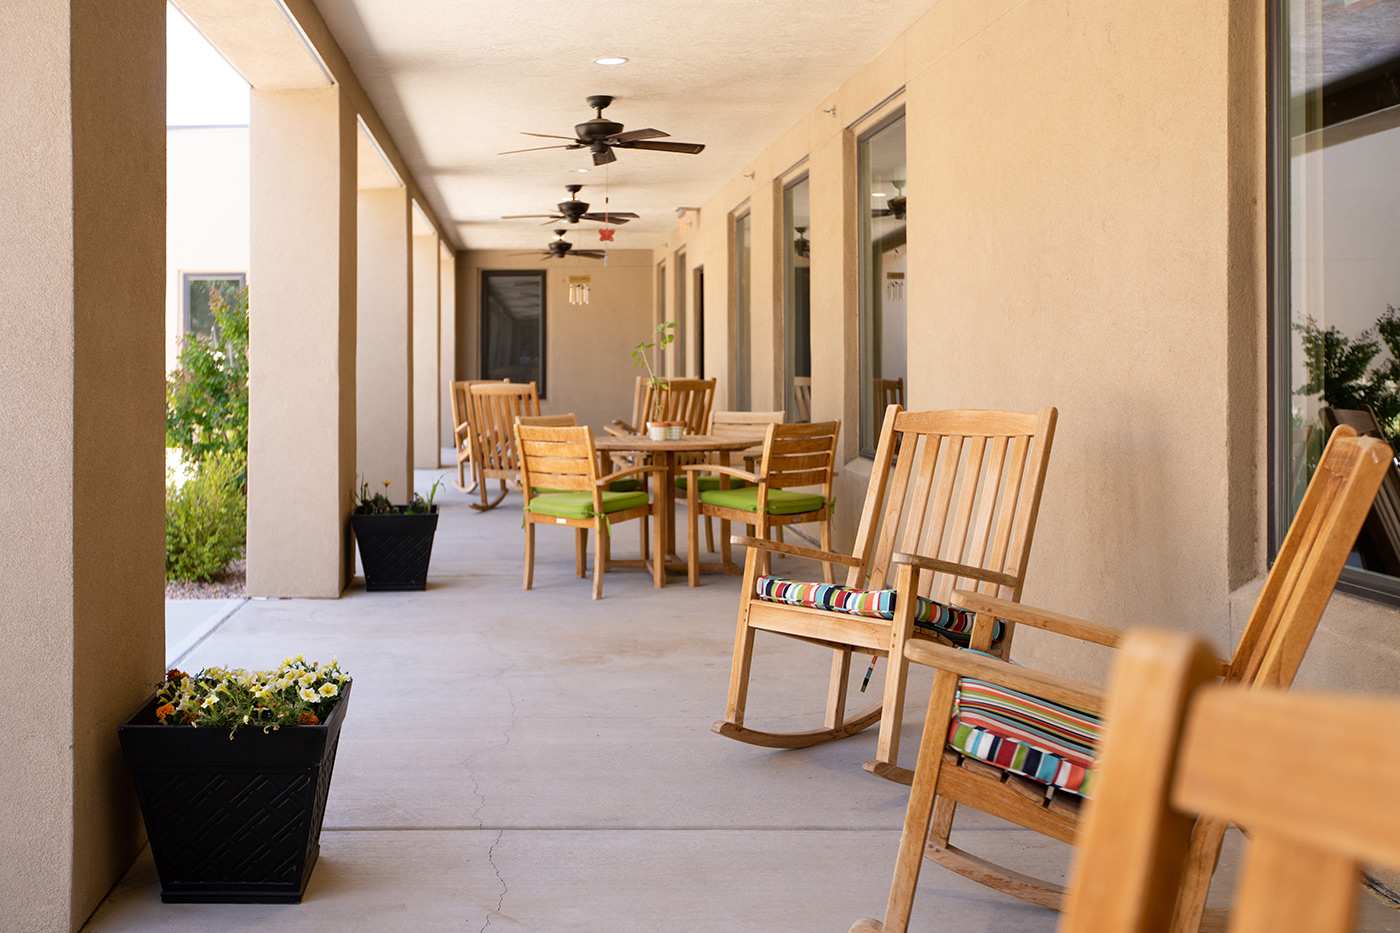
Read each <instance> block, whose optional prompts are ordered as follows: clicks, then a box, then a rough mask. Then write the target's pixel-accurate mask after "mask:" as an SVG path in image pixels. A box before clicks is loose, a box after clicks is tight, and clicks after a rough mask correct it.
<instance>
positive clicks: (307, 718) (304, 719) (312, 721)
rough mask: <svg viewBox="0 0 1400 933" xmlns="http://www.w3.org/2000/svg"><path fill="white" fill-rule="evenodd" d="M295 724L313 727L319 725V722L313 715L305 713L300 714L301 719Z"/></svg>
mask: <svg viewBox="0 0 1400 933" xmlns="http://www.w3.org/2000/svg"><path fill="white" fill-rule="evenodd" d="M297 722H298V723H300V724H301V725H303V726H315V725H320V722H321V720H319V719H317V718H316V714H315V713H312V712H305V713H302V714H301V717H300V718H298V719H297Z"/></svg>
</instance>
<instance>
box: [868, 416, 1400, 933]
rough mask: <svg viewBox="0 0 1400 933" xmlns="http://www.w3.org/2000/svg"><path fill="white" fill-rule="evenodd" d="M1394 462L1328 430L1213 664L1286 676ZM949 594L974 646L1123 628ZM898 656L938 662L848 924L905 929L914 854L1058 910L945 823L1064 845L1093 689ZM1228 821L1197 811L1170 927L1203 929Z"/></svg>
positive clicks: (1049, 889) (1097, 709)
mask: <svg viewBox="0 0 1400 933" xmlns="http://www.w3.org/2000/svg"><path fill="white" fill-rule="evenodd" d="M1390 460H1391V451H1390V448H1389V447H1388V446H1386V445H1385V444H1384V443H1383V442H1381V441H1378V440H1372V439H1369V438H1358V437H1356V435H1355V432H1354V431H1353V430H1352V429H1350V428H1347V427H1341V428H1338V429H1337V430H1336V432H1334V434H1333V435H1332V440H1331V442H1330V443H1329V444H1328V447H1327V450H1326V451H1325V452H1324V454H1323V457H1322V462H1321V463H1320V464H1319V465H1318V468H1317V472H1316V473H1315V474H1314V475H1313V479H1312V482H1311V483H1310V484H1309V485H1308V491H1307V494H1306V495H1305V496H1304V498H1303V501H1302V503H1301V504H1300V505H1299V508H1298V514H1297V515H1296V516H1295V517H1294V519H1293V524H1292V526H1291V527H1290V528H1289V531H1288V536H1287V537H1286V538H1285V539H1284V543H1283V547H1282V549H1281V550H1280V551H1279V555H1278V558H1277V559H1276V560H1275V562H1274V566H1273V568H1272V569H1271V570H1270V571H1269V576H1268V578H1267V580H1266V581H1265V584H1264V589H1263V591H1262V592H1261V593H1260V595H1259V600H1258V602H1257V603H1256V604H1255V606H1254V611H1253V613H1252V614H1251V615H1250V618H1249V622H1248V624H1247V625H1246V627H1245V630H1244V634H1243V636H1242V637H1241V639H1240V643H1239V645H1238V646H1237V647H1236V649H1235V654H1234V657H1233V658H1232V659H1231V660H1230V661H1229V662H1228V663H1227V662H1215V665H1214V667H1213V671H1214V672H1215V673H1217V674H1223V675H1224V677H1225V680H1226V681H1228V682H1233V683H1238V684H1244V685H1247V686H1251V687H1286V686H1288V685H1289V684H1290V683H1291V682H1292V681H1293V676H1294V674H1295V672H1296V671H1297V669H1298V665H1299V663H1300V662H1301V661H1302V659H1303V653H1304V652H1305V651H1306V650H1307V647H1308V642H1309V641H1310V640H1311V638H1312V634H1313V630H1314V628H1315V627H1316V625H1317V622H1318V619H1319V618H1320V617H1321V615H1322V610H1323V608H1324V607H1325V606H1326V605H1327V601H1328V599H1329V598H1330V597H1331V595H1332V589H1333V587H1335V586H1336V583H1337V578H1338V576H1340V574H1341V570H1342V566H1343V564H1344V563H1345V562H1346V559H1347V555H1348V554H1349V553H1350V551H1351V548H1352V544H1353V542H1354V541H1355V540H1356V534H1357V531H1358V530H1359V529H1360V528H1361V523H1362V522H1363V520H1364V519H1365V517H1366V513H1367V512H1368V511H1369V509H1370V505H1371V500H1372V499H1373V498H1374V497H1375V494H1376V489H1377V487H1379V485H1380V482H1381V478H1382V477H1383V476H1384V475H1385V472H1386V470H1387V469H1388V468H1389V464H1390ZM899 559H900V558H896V560H899ZM912 560H913V559H912V558H910V561H912ZM905 566H912V563H910V564H905ZM953 598H954V600H955V601H956V602H957V603H958V604H959V605H962V606H965V607H967V608H968V609H971V610H974V611H975V612H976V622H975V625H974V628H973V632H972V644H971V647H972V648H973V649H980V650H983V651H985V650H986V649H987V648H988V646H989V645H990V644H991V641H992V634H993V628H994V625H996V624H997V623H998V622H1001V623H1002V624H1015V625H1029V626H1032V627H1034V628H1038V629H1043V630H1045V631H1048V632H1054V633H1057V634H1061V635H1066V636H1069V637H1072V638H1077V639H1080V640H1082V641H1088V642H1092V643H1095V644H1099V645H1107V646H1110V647H1116V646H1117V645H1118V644H1119V643H1120V642H1121V640H1122V637H1123V636H1122V633H1121V632H1120V631H1119V630H1118V629H1115V628H1110V627H1109V626H1105V625H1100V624H1098V623H1094V622H1088V621H1084V620H1082V619H1073V618H1070V617H1068V616H1063V615H1059V614H1057V613H1052V612H1044V611H1041V610H1038V609H1033V608H1031V607H1029V606H1022V605H1018V604H1015V603H1011V602H1008V601H1006V600H1002V599H997V598H995V597H992V596H988V595H985V594H981V593H972V592H957V593H954V594H953ZM905 654H906V656H907V657H908V658H909V659H910V660H912V661H914V662H915V663H919V664H926V665H928V666H930V667H933V668H936V669H937V673H936V674H935V676H934V682H933V690H932V694H931V696H930V697H929V706H928V715H927V718H926V719H925V720H924V731H923V740H922V743H921V744H920V747H919V759H918V766H917V767H916V769H915V773H914V776H913V788H912V790H911V792H910V797H909V810H908V813H907V814H906V816H905V822H904V833H903V836H902V837H901V840H900V847H899V857H898V861H897V863H896V866H895V876H894V883H893V885H892V887H891V889H890V899H889V905H888V907H887V908H886V912H885V921H884V924H883V925H881V924H879V923H876V922H875V921H870V920H866V921H862V922H861V923H862V924H864V925H863V926H862V925H861V924H857V926H856V927H853V928H852V929H853V930H865V931H870V930H885V931H891V933H904V931H905V930H906V929H907V928H908V924H909V913H910V909H911V907H912V905H913V893H914V886H915V884H916V883H917V881H918V876H919V868H920V865H921V863H922V858H921V855H922V857H926V858H929V859H931V860H933V861H935V862H937V863H938V864H940V865H943V866H944V867H946V868H949V869H952V870H953V871H956V872H958V873H959V874H961V875H964V876H966V877H968V878H971V879H972V880H974V881H977V882H980V883H982V884H985V885H988V886H989V887H992V888H995V889H996V890H998V891H1002V892H1004V893H1006V894H1011V895H1013V896H1015V897H1019V898H1021V899H1023V900H1026V901H1030V902H1032V903H1035V904H1040V905H1041V906H1044V907H1052V908H1056V909H1059V908H1061V907H1062V906H1063V899H1064V889H1063V888H1062V887H1060V886H1059V885H1055V884H1051V883H1049V882H1045V881H1040V880H1037V879H1035V878H1031V877H1028V876H1026V875H1023V874H1020V873H1018V872H1015V871H1012V870H1010V869H1007V868H1004V867H1002V866H1000V865H996V864H994V863H992V862H989V861H987V860H985V859H982V858H979V857H978V856H976V855H973V854H971V853H969V852H966V851H964V850H962V849H960V848H958V847H956V846H954V845H952V844H950V842H949V834H950V831H951V829H952V826H953V816H954V813H955V810H956V808H957V805H958V804H960V803H961V804H967V805H969V806H973V807H975V808H976V809H978V810H981V811H983V812H986V813H990V814H993V815H995V816H999V817H1001V818H1003V819H1006V820H1009V821H1011V822H1013V823H1018V824H1020V825H1021V826H1024V827H1026V828H1027V829H1033V830H1035V831H1036V832H1039V833H1043V834H1045V835H1047V836H1051V837H1053V838H1055V839H1059V840H1061V841H1063V842H1067V843H1071V844H1073V843H1074V842H1075V841H1076V838H1077V836H1078V826H1079V815H1080V802H1081V801H1082V799H1083V798H1084V797H1085V796H1093V794H1094V790H1095V788H1096V786H1097V765H1096V761H1095V757H1096V755H1097V747H1098V741H1099V736H1100V723H1101V715H1102V712H1103V708H1104V707H1103V698H1104V694H1103V691H1102V690H1100V689H1098V688H1096V687H1092V686H1088V685H1085V684H1080V683H1076V682H1074V681H1070V680H1067V679H1065V678H1063V677H1059V676H1057V675H1054V674H1049V673H1043V672H1040V671H1035V670H1030V669H1027V668H1024V667H1017V666H1013V665H1011V664H1008V663H1006V662H1004V661H1001V660H998V659H996V658H993V657H988V656H986V655H983V654H979V653H977V650H974V651H954V650H950V649H948V648H945V647H943V646H941V645H935V644H929V643H925V642H917V643H911V644H908V645H906V646H905ZM1144 792H1148V791H1147V790H1145V791H1144ZM1226 825H1227V823H1226V821H1225V820H1221V819H1215V818H1203V819H1201V820H1199V821H1198V822H1197V823H1196V825H1195V827H1194V829H1193V830H1192V832H1191V842H1190V856H1189V861H1188V863H1187V868H1186V871H1185V874H1184V876H1183V879H1184V880H1183V885H1182V889H1181V894H1180V900H1179V902H1178V906H1177V918H1176V920H1175V921H1174V925H1173V927H1172V929H1173V930H1174V931H1177V933H1186V931H1195V930H1197V929H1199V927H1200V923H1201V918H1202V914H1203V911H1204V908H1205V898H1206V893H1207V891H1208V890H1209V887H1210V877H1211V874H1212V873H1213V872H1214V870H1215V861H1216V858H1217V856H1218V854H1219V851H1220V844H1221V841H1222V839H1223V837H1224V834H1225V829H1226Z"/></svg>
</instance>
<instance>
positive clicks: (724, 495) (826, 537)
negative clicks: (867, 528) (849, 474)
mask: <svg viewBox="0 0 1400 933" xmlns="http://www.w3.org/2000/svg"><path fill="white" fill-rule="evenodd" d="M840 436H841V422H839V421H822V422H818V423H816V424H770V425H768V430H767V434H766V435H765V436H764V441H763V456H762V459H761V461H760V462H759V467H758V472H757V473H751V472H749V471H747V470H739V469H735V468H734V467H727V466H720V465H718V464H714V463H702V464H693V465H690V466H687V467H686V468H685V470H686V473H687V474H688V476H687V479H688V481H689V482H688V483H687V488H686V500H685V501H686V520H687V523H688V526H689V536H688V537H687V539H686V560H687V564H688V569H689V572H690V585H691V586H699V585H700V540H699V538H700V535H699V521H700V519H701V518H702V517H704V518H718V519H719V520H720V522H721V524H720V568H719V569H721V570H727V569H728V568H729V566H730V564H731V563H732V561H731V551H730V541H729V535H728V530H729V529H728V524H729V523H730V522H743V523H744V524H746V525H748V526H750V527H752V528H753V529H755V532H754V534H755V537H758V538H763V539H767V538H768V534H769V530H770V529H779V528H782V527H783V526H784V525H796V524H800V523H803V522H820V523H821V542H822V550H824V551H830V550H831V507H832V499H831V494H832V489H831V487H832V478H833V476H834V475H835V473H836V442H837V440H838V439H839V438H840ZM702 473H705V474H708V475H706V476H702V475H701V474H702ZM711 478H712V479H713V481H714V482H715V484H716V488H713V489H706V488H705V486H704V481H705V480H707V479H711ZM735 480H739V481H740V482H742V483H743V485H742V486H737V487H735V486H733V485H732V484H733V483H734V481H735ZM803 487H820V489H821V491H820V492H811V491H809V492H799V491H797V489H799V488H803ZM764 569H765V570H766V567H765V568H764ZM823 570H824V575H825V578H826V582H827V583H832V582H834V580H833V576H832V572H831V564H829V563H828V564H825V565H823Z"/></svg>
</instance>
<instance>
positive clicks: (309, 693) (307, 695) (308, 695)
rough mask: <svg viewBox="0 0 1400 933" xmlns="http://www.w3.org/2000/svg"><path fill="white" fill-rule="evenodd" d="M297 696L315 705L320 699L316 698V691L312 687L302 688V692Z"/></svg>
mask: <svg viewBox="0 0 1400 933" xmlns="http://www.w3.org/2000/svg"><path fill="white" fill-rule="evenodd" d="M297 696H299V697H301V698H302V699H303V700H305V701H306V702H308V703H315V702H316V701H317V700H318V699H320V698H319V697H318V696H316V691H315V690H312V689H311V688H310V687H302V688H301V689H300V690H298V691H297Z"/></svg>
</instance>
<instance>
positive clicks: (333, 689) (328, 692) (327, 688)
mask: <svg viewBox="0 0 1400 933" xmlns="http://www.w3.org/2000/svg"><path fill="white" fill-rule="evenodd" d="M318 692H319V693H320V694H321V696H323V697H333V696H335V695H336V694H337V693H339V692H340V688H339V687H337V686H336V685H335V684H332V683H324V684H321V689H320V690H319V691H318Z"/></svg>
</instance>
